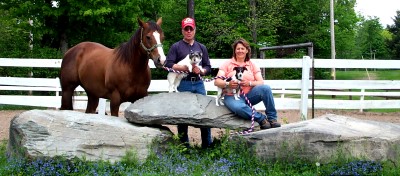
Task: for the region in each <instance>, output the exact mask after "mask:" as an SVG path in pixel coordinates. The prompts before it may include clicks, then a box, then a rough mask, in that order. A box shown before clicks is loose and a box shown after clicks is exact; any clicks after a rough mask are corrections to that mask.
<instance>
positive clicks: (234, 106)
mask: <svg viewBox="0 0 400 176" xmlns="http://www.w3.org/2000/svg"><path fill="white" fill-rule="evenodd" d="M246 97H247V98H248V99H249V101H250V103H251V105H256V104H257V103H259V102H261V101H262V102H263V103H264V106H265V114H266V115H267V117H265V115H264V114H262V113H260V112H257V111H256V112H255V115H254V121H256V122H259V123H260V122H261V121H262V120H264V119H265V118H267V120H277V112H276V109H275V102H274V97H273V95H272V91H271V87H269V86H268V85H258V86H255V87H253V88H252V89H251V90H250V92H248V93H247V94H246ZM224 103H225V106H226V107H227V108H228V109H230V110H231V111H232V112H233V113H235V114H237V115H238V116H240V117H242V118H243V119H247V120H251V116H252V109H251V107H250V106H249V105H248V104H247V101H246V99H245V97H244V95H243V94H241V95H240V100H235V97H234V96H233V95H225V96H224Z"/></svg>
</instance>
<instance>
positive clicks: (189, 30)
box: [165, 17, 212, 148]
mask: <svg viewBox="0 0 400 176" xmlns="http://www.w3.org/2000/svg"><path fill="white" fill-rule="evenodd" d="M181 25H182V31H181V32H182V35H183V39H182V40H180V41H178V42H176V43H174V44H173V45H172V46H171V48H170V50H169V52H168V55H167V60H166V63H165V66H166V67H168V68H172V69H174V70H177V71H186V72H190V73H189V74H188V76H187V77H186V78H183V79H182V81H181V83H180V85H179V86H178V91H179V92H192V93H198V94H202V95H206V89H205V87H204V82H203V80H202V79H200V77H199V74H200V75H202V76H204V75H206V74H208V73H210V72H211V65H210V59H209V58H208V51H207V48H206V47H205V46H204V45H203V44H201V43H199V42H197V41H195V39H194V37H195V34H196V24H195V21H194V19H192V18H189V17H188V18H185V19H183V20H182V24H181ZM195 51H198V52H201V53H202V56H203V57H202V61H201V63H200V66H201V67H202V68H199V67H197V66H194V67H193V68H192V70H189V69H188V67H187V66H185V65H178V64H177V63H178V62H179V61H181V60H182V59H184V58H185V57H186V56H187V55H188V54H190V53H191V52H195ZM177 101H179V100H177ZM200 131H201V141H202V142H201V146H202V148H207V147H210V145H211V143H212V139H211V129H210V128H201V129H200ZM178 135H179V137H180V141H181V142H182V143H184V144H185V145H186V147H189V146H190V145H189V136H188V125H178Z"/></svg>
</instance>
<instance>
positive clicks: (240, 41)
mask: <svg viewBox="0 0 400 176" xmlns="http://www.w3.org/2000/svg"><path fill="white" fill-rule="evenodd" d="M239 43H240V44H242V45H243V46H244V47H245V48H246V49H247V50H248V51H249V52H247V54H246V58H245V59H244V61H245V62H246V61H249V60H250V56H251V47H250V44H249V42H247V41H246V40H245V39H243V38H240V39H238V40H236V41H235V42H234V43H233V44H232V49H233V57H234V58H235V59H236V53H235V50H236V46H237V45H238V44H239Z"/></svg>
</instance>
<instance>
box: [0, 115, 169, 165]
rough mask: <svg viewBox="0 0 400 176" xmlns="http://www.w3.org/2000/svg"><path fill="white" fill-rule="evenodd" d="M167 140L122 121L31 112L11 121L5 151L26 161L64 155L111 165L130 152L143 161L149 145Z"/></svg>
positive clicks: (160, 133) (154, 131)
mask: <svg viewBox="0 0 400 176" xmlns="http://www.w3.org/2000/svg"><path fill="white" fill-rule="evenodd" d="M170 139H172V133H171V132H170V131H166V130H162V129H158V128H149V127H142V126H135V125H133V124H131V123H129V122H128V121H126V119H124V118H118V117H112V116H105V115H97V114H85V113H82V112H76V111H56V110H31V111H26V112H23V113H21V114H20V115H17V116H15V117H14V119H13V120H12V121H11V124H10V138H9V143H8V147H7V152H8V154H10V155H12V156H21V157H28V158H36V157H54V156H65V157H67V158H74V157H79V158H81V157H85V158H86V159H87V160H109V161H112V162H114V161H117V160H120V159H121V158H122V157H123V156H124V155H125V154H126V152H127V151H133V152H134V153H136V154H137V157H138V159H139V160H144V159H145V158H147V156H148V155H149V154H150V146H151V145H152V144H153V142H155V141H157V142H159V143H158V144H156V146H160V144H162V143H163V141H167V140H170Z"/></svg>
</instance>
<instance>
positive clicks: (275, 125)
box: [268, 120, 281, 128]
mask: <svg viewBox="0 0 400 176" xmlns="http://www.w3.org/2000/svg"><path fill="white" fill-rule="evenodd" d="M268 122H269V124H270V125H271V128H278V127H281V124H280V123H278V121H277V120H268Z"/></svg>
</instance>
